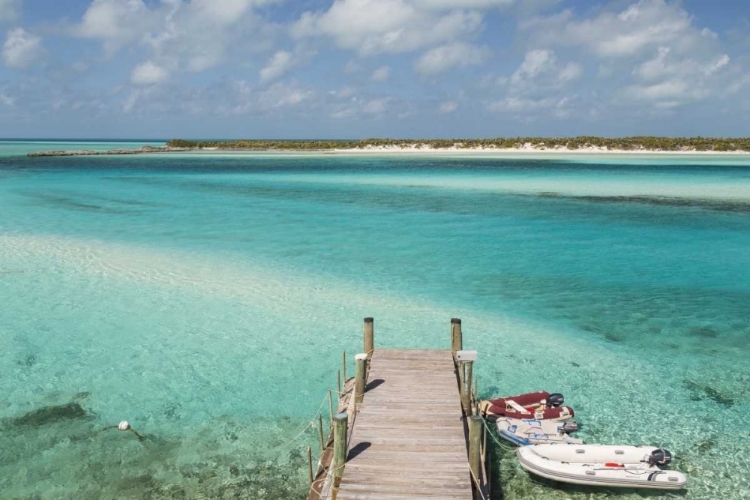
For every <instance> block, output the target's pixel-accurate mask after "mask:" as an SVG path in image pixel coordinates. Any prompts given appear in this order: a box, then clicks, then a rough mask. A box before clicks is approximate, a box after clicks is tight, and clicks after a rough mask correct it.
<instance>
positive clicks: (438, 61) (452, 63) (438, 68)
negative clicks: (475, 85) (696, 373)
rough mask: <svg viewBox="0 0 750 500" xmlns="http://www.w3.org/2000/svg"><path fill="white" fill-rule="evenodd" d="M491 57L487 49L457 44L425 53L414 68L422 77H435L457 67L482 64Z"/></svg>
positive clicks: (461, 43)
mask: <svg viewBox="0 0 750 500" xmlns="http://www.w3.org/2000/svg"><path fill="white" fill-rule="evenodd" d="M488 55H489V49H487V48H486V47H477V46H474V45H471V44H468V43H463V42H457V43H452V44H449V45H443V46H441V47H437V48H435V49H432V50H430V51H428V52H427V53H425V54H424V55H423V56H422V57H420V58H419V60H418V61H417V62H416V64H415V66H414V68H415V70H416V71H417V73H420V74H422V75H435V74H437V73H441V72H443V71H445V70H448V69H450V68H453V67H456V66H469V65H475V64H481V63H482V62H483V61H484V60H485V59H486V58H487V56H488Z"/></svg>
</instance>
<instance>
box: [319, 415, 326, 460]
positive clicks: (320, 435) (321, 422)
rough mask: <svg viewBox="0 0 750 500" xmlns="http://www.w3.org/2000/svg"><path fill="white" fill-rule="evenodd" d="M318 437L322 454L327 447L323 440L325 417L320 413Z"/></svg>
mask: <svg viewBox="0 0 750 500" xmlns="http://www.w3.org/2000/svg"><path fill="white" fill-rule="evenodd" d="M318 437H319V438H320V452H321V453H323V452H324V451H325V449H326V445H325V441H324V439H323V415H321V414H320V413H318Z"/></svg>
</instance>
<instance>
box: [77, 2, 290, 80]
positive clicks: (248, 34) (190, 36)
mask: <svg viewBox="0 0 750 500" xmlns="http://www.w3.org/2000/svg"><path fill="white" fill-rule="evenodd" d="M274 1H275V0H220V1H219V0H192V1H188V0H161V2H159V3H156V2H150V3H146V2H144V1H143V0H93V1H92V2H91V4H90V5H89V7H88V9H87V10H86V12H85V13H84V15H83V17H82V18H81V21H80V22H79V23H77V24H75V25H73V26H72V27H71V28H70V30H69V32H70V33H71V34H72V35H73V36H77V37H82V38H92V39H97V40H101V42H102V44H103V47H104V51H105V53H106V54H107V56H110V57H111V56H113V55H114V54H115V53H116V52H117V51H118V50H120V49H121V48H123V47H128V46H140V47H145V48H147V49H149V50H150V51H151V53H152V55H151V57H152V59H157V60H160V61H162V62H167V63H168V64H166V65H167V66H169V67H170V68H173V69H176V68H184V69H187V70H188V71H195V72H198V71H204V70H206V69H208V68H211V67H214V66H216V65H218V64H221V63H222V62H224V61H225V58H226V57H227V54H228V53H231V52H234V53H237V54H238V55H240V54H241V55H242V56H247V54H248V53H253V52H263V51H266V50H268V49H269V48H270V47H271V45H272V43H271V42H272V39H273V37H274V36H275V33H276V32H278V31H279V28H278V27H276V26H275V25H273V24H272V23H270V22H266V21H264V20H263V19H261V18H260V17H258V16H257V15H256V14H255V12H254V7H259V6H263V5H267V4H270V3H273V2H274Z"/></svg>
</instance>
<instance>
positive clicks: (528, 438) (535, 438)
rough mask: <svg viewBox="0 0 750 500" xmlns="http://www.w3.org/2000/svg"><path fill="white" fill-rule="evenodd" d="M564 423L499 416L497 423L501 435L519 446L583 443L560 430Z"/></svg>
mask: <svg viewBox="0 0 750 500" xmlns="http://www.w3.org/2000/svg"><path fill="white" fill-rule="evenodd" d="M563 424H564V423H563V422H558V421H555V420H533V419H523V420H521V419H517V418H499V419H498V420H497V422H496V424H495V425H497V431H498V433H499V434H500V436H501V437H503V438H504V439H506V440H507V441H510V442H511V443H513V444H516V445H518V446H528V445H532V444H548V443H557V444H582V443H583V441H582V440H580V439H576V438H574V437H570V436H569V435H567V434H564V433H561V432H560V428H561V427H562V426H563Z"/></svg>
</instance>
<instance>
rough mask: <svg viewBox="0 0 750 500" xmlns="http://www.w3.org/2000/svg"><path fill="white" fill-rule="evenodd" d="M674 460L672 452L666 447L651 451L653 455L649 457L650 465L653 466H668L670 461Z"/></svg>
mask: <svg viewBox="0 0 750 500" xmlns="http://www.w3.org/2000/svg"><path fill="white" fill-rule="evenodd" d="M671 461H672V454H671V453H670V452H669V451H668V450H664V449H658V450H654V451H652V452H651V455H650V456H649V457H648V465H650V466H651V467H653V466H654V465H656V466H658V467H660V468H661V467H666V466H667V465H669V462H671Z"/></svg>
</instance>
